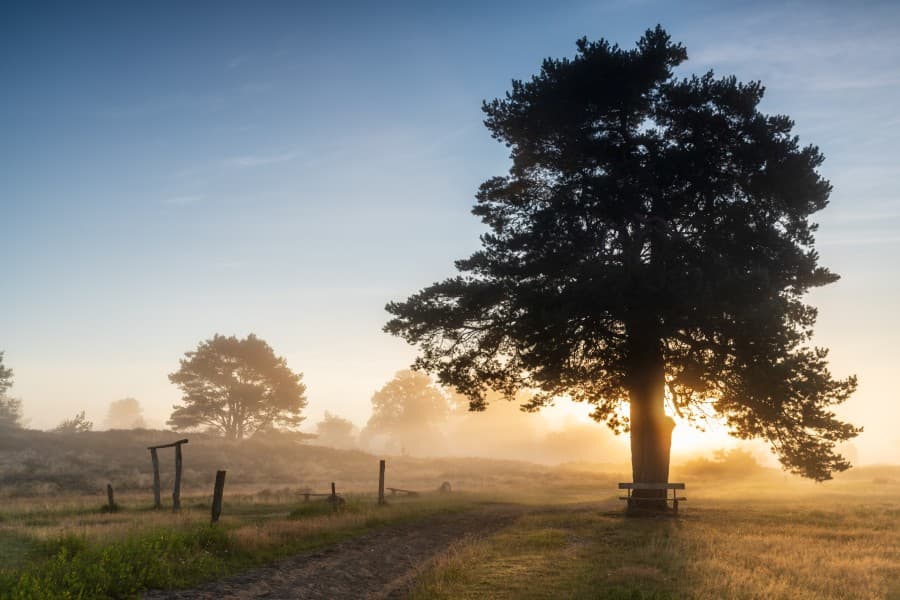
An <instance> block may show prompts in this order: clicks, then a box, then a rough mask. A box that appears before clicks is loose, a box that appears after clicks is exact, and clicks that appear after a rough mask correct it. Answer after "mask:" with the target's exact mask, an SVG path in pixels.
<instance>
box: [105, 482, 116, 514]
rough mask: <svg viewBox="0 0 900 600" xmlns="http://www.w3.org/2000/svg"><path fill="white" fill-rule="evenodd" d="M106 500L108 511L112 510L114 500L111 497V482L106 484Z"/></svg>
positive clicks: (114, 505)
mask: <svg viewBox="0 0 900 600" xmlns="http://www.w3.org/2000/svg"><path fill="white" fill-rule="evenodd" d="M106 502H107V506H109V512H114V511H115V510H116V501H115V499H114V498H113V487H112V484H111V483H107V484H106Z"/></svg>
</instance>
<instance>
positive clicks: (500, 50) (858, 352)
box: [0, 0, 900, 463]
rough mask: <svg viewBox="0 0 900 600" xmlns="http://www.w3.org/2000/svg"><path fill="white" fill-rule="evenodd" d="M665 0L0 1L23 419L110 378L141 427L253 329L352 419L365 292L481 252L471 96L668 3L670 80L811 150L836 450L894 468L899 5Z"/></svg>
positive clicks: (4, 239)
mask: <svg viewBox="0 0 900 600" xmlns="http://www.w3.org/2000/svg"><path fill="white" fill-rule="evenodd" d="M188 4H190V6H188ZM674 4H675V3H670V2H665V1H658V2H657V1H651V0H647V1H628V0H616V1H610V2H586V1H575V2H573V1H568V0H563V1H559V2H552V3H550V2H529V1H524V2H522V1H517V2H491V3H485V2H468V1H456V2H442V3H431V2H377V3H375V2H371V3H366V2H342V1H332V2H328V3H305V2H285V3H279V2H264V3H263V2H261V3H249V2H215V3H212V2H210V3H202V2H194V3H184V2H153V3H140V5H137V4H135V3H108V4H103V3H93V2H84V3H58V4H52V3H39V2H34V3H31V2H27V3H26V2H19V3H13V2H7V3H3V5H2V8H0V82H2V83H0V85H2V90H3V93H2V94H0V131H2V135H0V256H2V257H3V259H4V260H3V276H2V279H0V281H2V283H0V286H2V288H0V291H2V293H0V351H3V352H4V353H5V357H4V363H5V364H6V366H8V367H11V368H12V369H13V370H14V371H15V385H14V387H13V389H12V394H13V395H14V396H16V397H19V398H21V399H22V401H23V407H24V411H25V417H26V419H27V420H28V422H29V426H31V427H35V428H49V427H52V426H54V425H55V424H56V423H58V422H59V421H60V420H62V419H63V418H65V417H69V416H72V415H74V414H75V413H76V412H78V411H80V410H85V411H86V412H87V416H88V418H92V419H93V420H95V421H96V422H98V423H99V422H101V421H102V419H103V417H104V415H105V413H106V409H107V407H108V405H109V403H110V402H111V401H113V400H116V399H118V398H122V397H126V396H133V397H136V398H137V399H138V400H139V401H140V402H141V404H142V405H143V406H144V409H145V415H146V417H147V419H148V421H150V422H151V423H156V424H160V425H161V424H162V423H163V422H164V421H165V419H166V418H167V416H168V414H169V413H170V412H171V407H172V405H173V404H174V403H176V402H177V401H178V400H179V398H180V394H179V391H178V389H177V388H176V387H175V386H173V385H172V384H171V383H169V381H168V378H167V375H168V373H171V372H173V371H174V370H176V369H177V367H178V359H179V358H180V357H181V356H182V355H183V353H184V352H186V351H189V350H191V349H193V348H195V347H196V345H197V344H198V343H199V342H200V341H201V340H204V339H207V338H209V337H211V336H212V335H213V334H215V333H222V334H225V335H230V334H236V335H239V336H244V335H246V334H247V333H250V332H254V333H256V334H257V335H259V336H260V337H262V338H263V339H265V340H266V341H267V342H268V343H269V344H270V345H271V346H272V347H273V348H274V349H275V351H276V353H277V354H279V355H281V356H284V357H285V358H286V359H287V361H288V364H289V366H290V367H291V368H293V369H294V370H296V371H300V372H303V373H304V381H305V382H306V384H307V386H308V397H309V407H308V410H307V411H306V414H307V417H308V424H309V425H308V428H311V427H312V424H314V423H315V422H316V421H318V420H319V419H320V418H321V417H322V415H323V413H324V412H325V411H326V410H328V411H329V412H331V413H336V414H339V415H342V416H345V417H348V418H350V419H351V420H353V421H354V422H356V423H357V424H358V425H363V424H364V423H365V421H366V419H367V417H368V414H369V410H370V398H371V395H372V393H373V392H374V391H375V390H376V389H378V388H379V387H381V386H382V385H383V384H384V383H385V382H386V381H388V380H389V379H390V378H391V377H392V375H393V373H394V372H396V371H397V370H400V369H402V368H405V367H406V366H407V365H409V363H410V362H411V361H412V360H413V358H414V357H415V349H414V348H412V347H409V346H408V345H407V344H406V343H405V342H404V341H402V340H400V339H397V338H392V337H391V336H388V335H387V334H385V333H383V332H382V331H381V328H382V326H383V325H384V323H385V322H386V320H387V318H388V315H387V313H386V312H385V311H384V305H385V303H386V302H388V301H390V300H398V299H403V298H405V297H407V296H408V295H409V294H411V293H413V292H415V291H417V290H419V289H421V288H422V287H425V286H426V285H429V284H430V283H432V282H434V281H437V280H440V279H443V278H444V277H446V276H449V275H452V274H453V267H452V263H453V260H454V259H457V258H462V257H465V256H467V255H468V254H470V253H471V252H472V251H474V250H475V249H477V248H478V246H479V241H478V236H479V234H480V233H481V232H482V231H483V226H482V224H481V223H480V221H479V220H478V219H477V218H475V217H474V216H472V215H471V214H470V209H471V206H472V204H473V195H474V193H475V191H476V189H477V187H478V185H479V184H480V183H481V182H482V181H484V180H485V179H487V178H489V177H491V176H494V175H500V174H503V173H505V172H506V170H507V168H508V166H509V160H508V150H507V149H506V148H505V147H503V146H502V145H501V144H498V143H497V142H496V141H494V140H493V139H491V137H490V135H489V134H488V133H487V131H486V129H485V128H484V126H483V125H482V118H483V116H482V113H481V110H480V107H481V102H482V100H484V99H491V98H494V97H498V96H502V94H503V93H504V92H505V91H506V90H507V89H508V88H509V84H510V80H511V79H512V78H527V77H530V76H531V75H532V74H533V73H535V72H536V71H537V70H538V68H539V66H540V61H541V60H542V59H543V58H545V57H548V56H551V57H562V56H571V55H573V54H574V50H575V45H574V42H575V40H576V39H578V38H580V37H582V36H587V37H588V38H591V39H598V38H601V37H602V38H606V39H609V40H611V41H613V42H617V43H619V44H620V45H622V46H624V47H631V46H633V44H634V42H635V41H636V40H637V39H638V38H639V37H640V36H641V35H642V33H643V32H644V31H645V30H646V29H647V28H651V27H653V26H655V25H656V24H657V23H660V24H662V25H663V27H665V28H666V29H667V30H668V31H669V33H670V34H671V35H672V37H673V39H674V40H676V41H679V42H682V43H683V44H684V45H685V46H686V47H687V50H688V56H689V60H688V61H687V62H686V63H685V64H684V65H682V66H681V67H680V68H679V71H678V73H679V74H680V75H688V74H691V73H703V72H705V71H707V70H708V69H713V70H714V71H715V72H716V73H717V74H720V75H730V74H734V75H736V76H737V77H738V78H739V79H741V80H745V81H747V80H761V81H762V82H763V84H765V85H766V88H767V95H766V98H765V99H764V101H763V103H762V107H761V108H762V110H764V111H765V112H769V113H785V114H788V115H790V116H791V117H792V118H793V119H794V120H795V121H796V128H795V131H796V133H797V135H799V136H800V140H801V142H802V143H804V144H807V143H813V144H816V145H818V146H819V147H820V148H821V150H822V152H823V153H824V154H825V156H826V162H825V164H824V165H823V167H822V168H821V172H822V173H823V175H824V176H825V177H827V178H828V179H830V180H831V182H832V184H833V185H834V192H833V194H832V202H831V205H830V206H829V208H827V209H826V210H825V211H823V212H822V213H819V214H818V215H816V216H815V218H814V220H816V221H817V222H819V223H820V224H821V229H820V231H819V234H818V243H817V247H818V249H819V252H820V254H821V262H822V264H823V265H825V266H828V267H829V268H831V269H832V270H834V271H836V272H837V273H839V274H841V275H842V279H841V281H840V282H838V283H837V284H834V285H831V286H828V287H826V288H822V289H819V290H816V291H815V292H814V293H812V294H811V295H810V296H809V301H810V302H811V303H812V304H814V305H816V306H818V307H819V309H820V314H819V323H818V326H817V336H816V339H815V342H816V344H818V345H823V346H827V347H830V348H831V364H832V371H833V373H834V374H835V375H836V376H841V377H842V376H846V375H849V374H853V373H855V374H857V375H858V376H859V378H860V387H859V391H858V392H857V393H856V395H855V396H854V397H853V398H852V399H851V400H850V401H849V402H848V403H847V404H846V405H845V406H842V407H840V408H839V409H838V413H839V414H840V415H842V416H844V417H847V418H849V419H851V420H852V421H854V422H855V423H857V424H860V425H863V426H864V427H865V433H864V434H863V435H862V436H861V437H860V438H858V439H857V440H855V441H854V442H853V443H854V446H855V447H854V448H853V449H852V451H853V452H854V453H856V454H857V455H858V459H859V461H860V462H861V463H879V462H891V461H893V462H897V461H898V459H900V427H898V425H900V402H898V401H897V388H896V384H895V383H894V381H895V377H894V375H895V371H896V368H897V367H896V365H897V363H898V359H900V352H898V349H897V346H896V344H897V341H898V340H900V317H898V312H897V310H896V307H897V306H898V301H900V276H898V275H900V266H898V262H900V261H898V259H900V231H898V226H900V183H898V182H900V149H898V148H900V146H898V144H897V143H896V142H897V140H898V139H900V113H898V109H897V107H900V4H898V3H894V2H853V3H849V2H848V3H837V2H824V1H823V2H757V3H750V2H735V3H720V2H685V3H678V6H677V7H675V6H673V5H674ZM582 412H583V411H579V409H578V407H567V406H561V407H560V408H558V409H557V411H556V412H555V413H553V414H552V415H551V419H553V418H555V419H558V420H565V418H567V417H570V416H571V415H573V414H581V413H582ZM677 435H678V434H677V433H676V437H677ZM719 437H721V436H712V437H710V438H709V439H710V440H713V439H715V440H716V442H715V443H719ZM710 443H713V442H712V441H710Z"/></svg>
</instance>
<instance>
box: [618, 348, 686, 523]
mask: <svg viewBox="0 0 900 600" xmlns="http://www.w3.org/2000/svg"><path fill="white" fill-rule="evenodd" d="M629 363H630V369H629V370H630V372H629V382H628V392H629V400H630V408H631V415H630V418H631V470H632V477H633V481H634V482H635V483H668V482H669V450H670V448H671V445H672V430H673V429H674V428H675V422H674V421H673V420H672V419H671V418H670V417H668V416H667V415H666V413H665V368H664V365H663V361H662V356H661V355H660V352H659V346H658V341H657V340H656V339H653V338H650V339H646V338H645V339H644V340H640V339H638V340H636V341H635V342H634V343H633V344H632V351H631V356H630V359H629ZM666 493H667V492H666V490H634V492H633V494H632V496H633V497H635V498H637V500H636V501H635V502H633V503H631V506H629V509H631V510H637V511H665V510H666V508H667V505H666Z"/></svg>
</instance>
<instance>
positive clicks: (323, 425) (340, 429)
mask: <svg viewBox="0 0 900 600" xmlns="http://www.w3.org/2000/svg"><path fill="white" fill-rule="evenodd" d="M356 434H357V431H356V426H355V425H353V423H352V422H351V421H349V420H347V419H345V418H343V417H340V416H338V415H334V414H331V413H330V412H328V411H327V410H326V411H325V418H323V419H322V420H321V421H319V422H318V423H316V436H317V437H316V443H317V444H320V445H322V446H329V447H331V448H343V449H350V448H356V446H357V443H356Z"/></svg>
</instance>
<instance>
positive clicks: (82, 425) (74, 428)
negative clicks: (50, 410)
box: [53, 411, 94, 434]
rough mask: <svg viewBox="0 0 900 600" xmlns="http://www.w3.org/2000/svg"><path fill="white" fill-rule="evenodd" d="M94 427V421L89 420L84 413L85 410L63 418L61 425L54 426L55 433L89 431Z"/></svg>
mask: <svg viewBox="0 0 900 600" xmlns="http://www.w3.org/2000/svg"><path fill="white" fill-rule="evenodd" d="M93 428H94V422H93V421H88V419H87V417H86V416H85V415H84V411H81V412H80V413H78V414H77V415H75V416H74V417H72V418H71V419H63V420H62V421H60V423H59V425H57V426H56V427H54V428H53V431H54V433H67V434H72V433H87V432H88V431H91V430H92V429H93Z"/></svg>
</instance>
